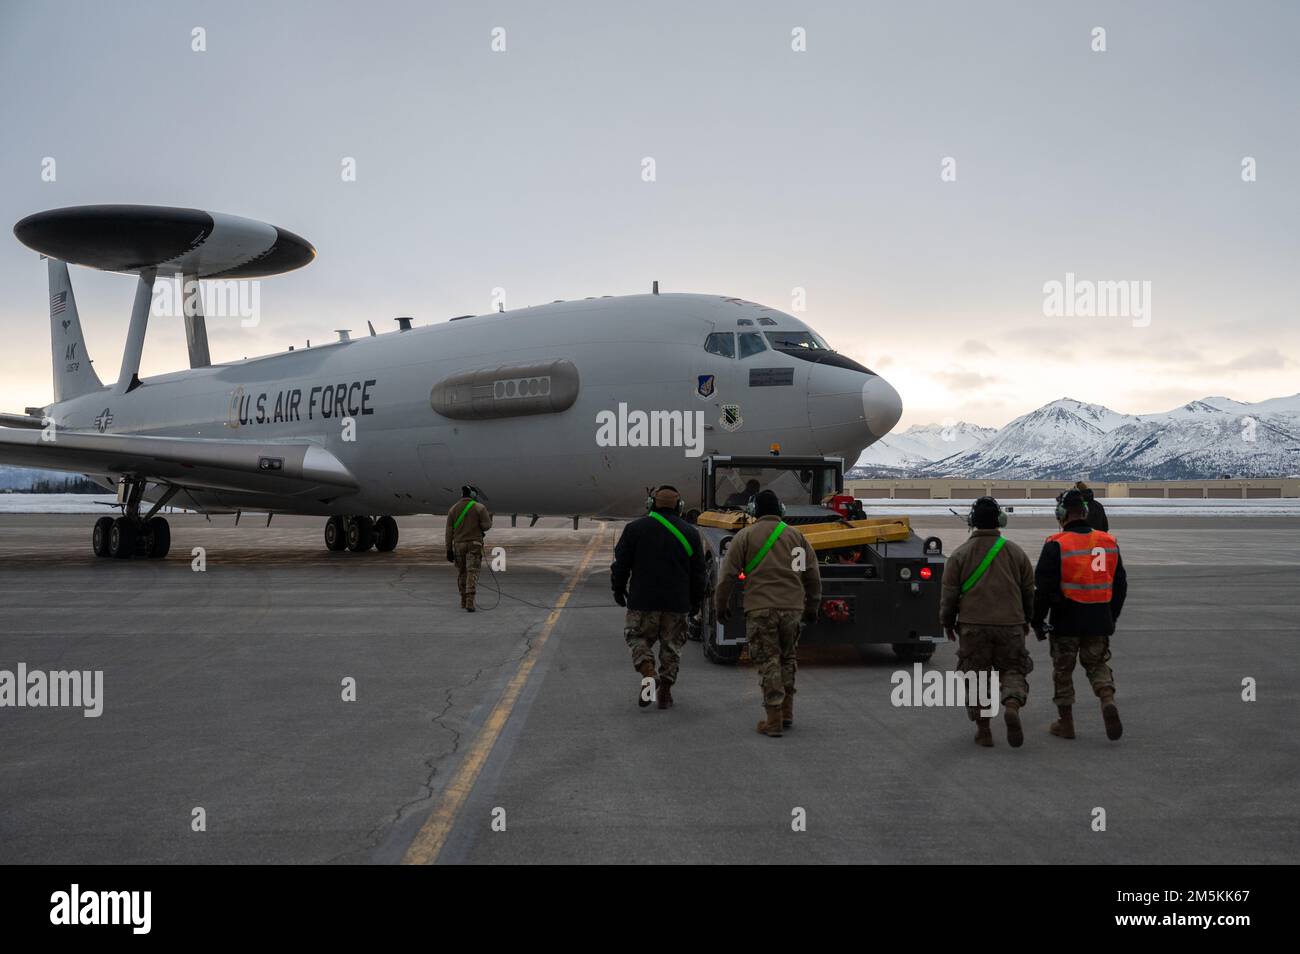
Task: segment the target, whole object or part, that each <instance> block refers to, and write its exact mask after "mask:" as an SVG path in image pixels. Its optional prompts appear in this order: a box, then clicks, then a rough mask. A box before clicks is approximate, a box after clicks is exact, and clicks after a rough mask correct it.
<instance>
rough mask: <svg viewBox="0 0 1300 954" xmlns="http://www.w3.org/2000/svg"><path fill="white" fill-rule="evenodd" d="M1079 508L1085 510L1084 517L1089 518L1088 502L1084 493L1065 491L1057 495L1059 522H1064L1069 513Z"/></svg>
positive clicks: (1057, 516)
mask: <svg viewBox="0 0 1300 954" xmlns="http://www.w3.org/2000/svg"><path fill="white" fill-rule="evenodd" d="M1076 504H1077V506H1076ZM1079 508H1082V509H1083V515H1084V516H1085V517H1086V516H1088V501H1087V499H1085V498H1084V496H1083V492H1082V491H1080V490H1065V491H1062V492H1061V493H1059V494H1057V495H1056V519H1057V520H1064V519H1065V515H1066V514H1067V513H1069V512H1070V511H1071V510H1077V509H1079Z"/></svg>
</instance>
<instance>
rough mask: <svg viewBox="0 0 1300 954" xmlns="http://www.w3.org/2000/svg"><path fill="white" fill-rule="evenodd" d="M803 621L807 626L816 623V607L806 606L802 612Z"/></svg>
mask: <svg viewBox="0 0 1300 954" xmlns="http://www.w3.org/2000/svg"><path fill="white" fill-rule="evenodd" d="M803 621H804V622H805V623H808V624H809V625H811V624H813V623H815V622H817V607H815V606H808V607H805V608H804V611H803Z"/></svg>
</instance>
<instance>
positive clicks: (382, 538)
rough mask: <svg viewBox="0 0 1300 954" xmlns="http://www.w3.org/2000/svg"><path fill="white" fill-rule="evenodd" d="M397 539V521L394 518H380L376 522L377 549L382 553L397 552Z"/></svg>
mask: <svg viewBox="0 0 1300 954" xmlns="http://www.w3.org/2000/svg"><path fill="white" fill-rule="evenodd" d="M397 537H398V533H397V521H396V520H394V519H393V518H392V517H387V516H385V517H380V518H379V519H378V520H377V521H376V522H375V549H376V550H378V551H379V552H380V553H391V552H392V551H393V550H396V549H397Z"/></svg>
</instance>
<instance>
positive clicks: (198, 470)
mask: <svg viewBox="0 0 1300 954" xmlns="http://www.w3.org/2000/svg"><path fill="white" fill-rule="evenodd" d="M46 436H47V435H46V434H45V433H44V432H43V431H41V430H40V429H38V428H31V427H8V426H0V464H10V465H12V466H16V467H38V468H42V469H46V470H66V471H71V472H73V473H78V474H94V475H97V476H103V477H117V476H120V475H127V474H129V475H132V476H137V477H144V478H147V479H149V480H152V481H156V482H158V483H166V484H176V485H177V486H180V487H191V488H210V489H213V490H228V491H244V492H250V493H267V494H283V495H290V496H297V495H308V494H315V495H316V496H321V495H322V494H325V495H328V496H331V497H336V496H338V495H339V494H341V493H346V492H348V491H351V490H355V489H356V488H357V481H356V478H355V477H353V476H352V474H351V473H350V472H349V471H348V469H347V468H346V467H345V466H344V465H343V464H342V462H340V461H339V459H338V458H337V457H335V456H334V455H333V454H331V453H330V452H329V451H328V450H326V449H325V448H324V447H321V446H320V445H318V444H308V443H293V444H287V443H286V444H277V443H269V442H268V443H263V442H259V441H236V440H215V439H208V438H198V437H146V436H138V435H132V434H99V433H96V432H93V431H66V430H59V431H56V432H54V434H53V437H54V439H53V440H45V439H44V438H45V437H46Z"/></svg>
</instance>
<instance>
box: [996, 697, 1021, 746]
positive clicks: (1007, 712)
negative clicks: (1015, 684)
mask: <svg viewBox="0 0 1300 954" xmlns="http://www.w3.org/2000/svg"><path fill="white" fill-rule="evenodd" d="M1002 718H1003V719H1005V720H1006V723H1007V745H1009V746H1011V747H1012V748H1013V749H1018V748H1020V747H1021V746H1022V745H1024V744H1025V730H1024V728H1023V727H1022V726H1021V725H1020V703H1018V702H1016V700H1014V699H1008V700H1007V702H1006V705H1005V706H1003V713H1002Z"/></svg>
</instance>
